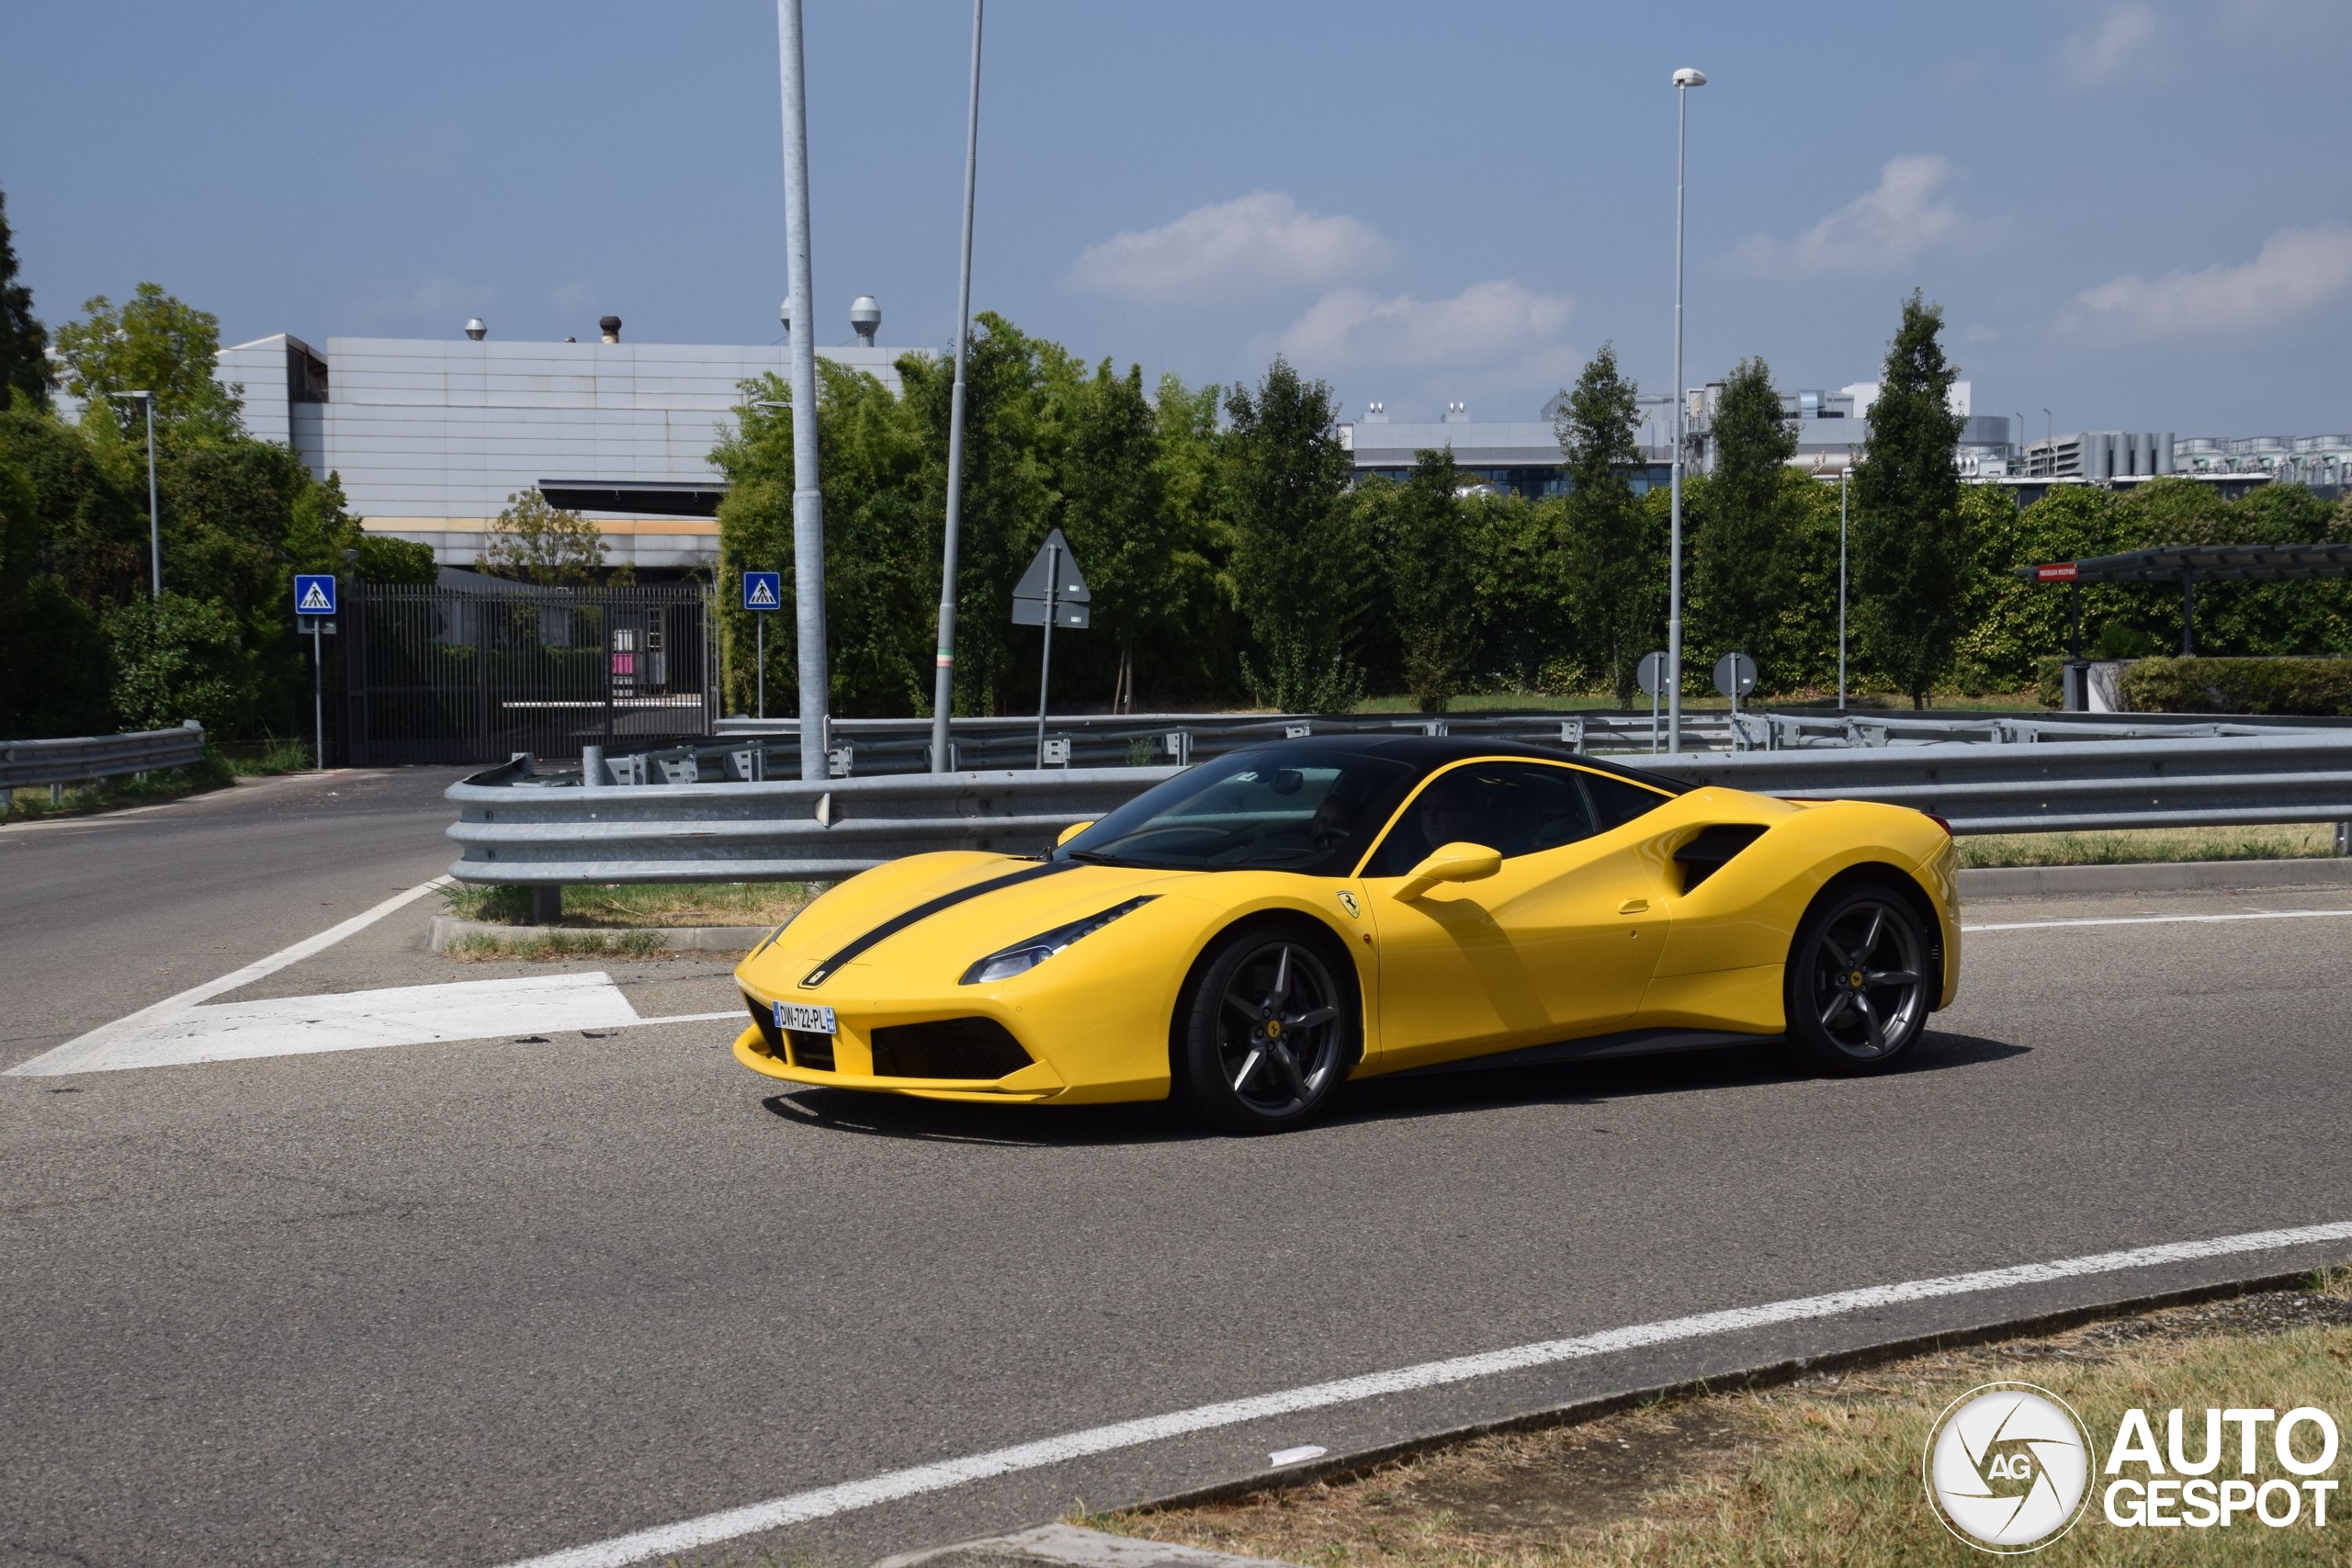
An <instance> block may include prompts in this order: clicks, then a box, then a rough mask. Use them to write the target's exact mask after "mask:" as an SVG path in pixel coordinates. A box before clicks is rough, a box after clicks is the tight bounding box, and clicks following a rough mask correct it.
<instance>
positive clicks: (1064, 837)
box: [1054, 820, 1094, 849]
mask: <svg viewBox="0 0 2352 1568" xmlns="http://www.w3.org/2000/svg"><path fill="white" fill-rule="evenodd" d="M1093 826H1094V824H1093V823H1092V822H1091V820H1090V821H1085V822H1073V823H1071V824H1070V825H1069V827H1067V828H1065V829H1062V830H1061V833H1060V835H1059V836H1058V837H1057V838H1056V839H1055V840H1054V848H1056V849H1060V848H1061V847H1062V846H1063V845H1064V844H1067V843H1069V841H1070V840H1072V839H1075V838H1077V837H1078V836H1079V835H1080V833H1083V832H1085V831H1086V830H1087V829H1089V828H1091V827H1093Z"/></svg>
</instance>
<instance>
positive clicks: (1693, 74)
mask: <svg viewBox="0 0 2352 1568" xmlns="http://www.w3.org/2000/svg"><path fill="white" fill-rule="evenodd" d="M1705 85H1707V73H1705V72H1703V71H1694V70H1692V69H1691V68H1690V67H1689V66H1687V65H1686V66H1684V67H1683V68H1682V69H1681V70H1679V71H1677V72H1676V73H1674V475H1673V479H1672V480H1671V485H1672V492H1671V494H1670V495H1669V497H1668V501H1669V505H1668V509H1667V511H1668V520H1669V521H1668V541H1667V551H1668V553H1667V589H1666V592H1667V599H1666V749H1667V750H1668V753H1669V754H1670V753H1673V752H1678V751H1679V750H1682V445H1683V435H1682V421H1683V416H1684V414H1685V412H1687V411H1686V410H1685V408H1684V406H1683V405H1684V398H1683V392H1682V166H1683V147H1684V143H1685V141H1686V140H1687V138H1688V133H1689V129H1690V123H1691V88H1693V87H1703V86H1705Z"/></svg>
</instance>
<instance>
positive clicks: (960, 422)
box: [931, 0, 1053, 773]
mask: <svg viewBox="0 0 2352 1568" xmlns="http://www.w3.org/2000/svg"><path fill="white" fill-rule="evenodd" d="M982 4H983V0H972V107H971V118H970V119H969V120H968V121H967V123H966V125H965V128H964V255H963V265H962V271H961V272H960V273H959V274H958V276H957V282H956V384H955V386H954V387H953V388H952V389H950V390H949V392H948V394H947V527H946V531H945V532H946V540H945V543H944V546H943V547H942V553H941V558H940V566H939V651H938V654H937V656H936V658H937V662H936V664H935V666H934V673H933V679H932V697H931V771H932V772H933V773H945V772H946V771H947V760H948V756H949V749H948V739H947V720H948V716H949V715H951V714H953V713H954V712H955V711H956V542H957V534H958V532H959V531H960V529H961V527H962V525H963V521H964V355H965V351H966V350H967V348H968V347H969V346H970V344H971V341H972V201H973V197H974V196H975V194H976V189H977V186H978V183H979V170H980V7H981V6H982ZM1046 635H1047V636H1048V637H1050V636H1052V635H1053V632H1052V628H1051V627H1050V626H1049V627H1047V629H1046Z"/></svg>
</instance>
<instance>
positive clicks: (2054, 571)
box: [2033, 560, 2075, 582]
mask: <svg viewBox="0 0 2352 1568" xmlns="http://www.w3.org/2000/svg"><path fill="white" fill-rule="evenodd" d="M2033 580H2034V581H2036V582H2072V581H2075V563H2074V562H2073V561H2070V560H2062V561H2052V562H2051V563H2050V564H2049V565H2047V566H2038V567H2035V568H2034V569H2033Z"/></svg>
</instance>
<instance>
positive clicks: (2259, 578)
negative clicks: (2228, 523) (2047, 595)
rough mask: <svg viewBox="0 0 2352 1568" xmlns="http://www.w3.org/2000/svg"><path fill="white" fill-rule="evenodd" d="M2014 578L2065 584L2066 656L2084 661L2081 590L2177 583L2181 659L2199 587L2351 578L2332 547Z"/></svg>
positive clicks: (2191, 632) (2141, 553) (2237, 548)
mask: <svg viewBox="0 0 2352 1568" xmlns="http://www.w3.org/2000/svg"><path fill="white" fill-rule="evenodd" d="M2016 570H2017V575H2018V576H2019V577H2021V578H2023V579H2024V580H2025V581H2028V582H2063V583H2065V584H2066V585H2067V586H2068V587H2070V588H2072V589H2073V590H2074V591H2075V592H2073V594H2072V595H2071V596H2070V597H2071V598H2072V599H2073V601H2074V603H2073V604H2072V605H2071V606H2070V610H2071V615H2072V619H2073V622H2074V625H2073V628H2072V630H2071V632H2070V633H2069V636H2068V639H2067V640H2068V649H2069V654H2070V656H2071V657H2072V658H2074V659H2075V660H2077V661H2079V660H2081V659H2082V657H2083V592H2082V591H2083V585H2084V584H2085V583H2086V582H2087V583H2102V582H2177V583H2179V584H2180V653H2181V657H2182V658H2184V659H2187V658H2191V657H2193V656H2194V655H2195V654H2196V652H2197V585H2198V584H2199V583H2200V582H2308V581H2318V580H2320V579H2323V578H2335V577H2352V544H2342V545H2331V544H2311V545H2159V546H2157V547H2155V548H2154V549H2152V550H2131V551H2127V552H2126V553H2124V554H2122V555H2120V556H2092V557H2090V558H2088V559H2086V560H2066V561H2044V562H2042V563H2041V564H2040V565H2038V566H2021V567H2018V568H2017V569H2016Z"/></svg>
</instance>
